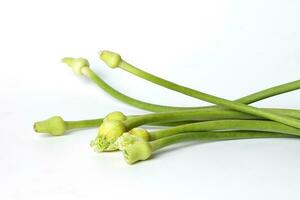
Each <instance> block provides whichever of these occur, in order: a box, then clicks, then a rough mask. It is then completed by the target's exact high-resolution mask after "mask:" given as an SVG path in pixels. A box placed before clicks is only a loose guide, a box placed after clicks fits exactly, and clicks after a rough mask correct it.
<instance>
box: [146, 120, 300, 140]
mask: <svg viewBox="0 0 300 200" xmlns="http://www.w3.org/2000/svg"><path fill="white" fill-rule="evenodd" d="M219 130H222V131H226V130H231V131H232V130H238V131H263V132H276V133H284V134H289V135H297V136H300V129H297V128H293V127H290V126H287V125H284V124H281V123H278V122H273V121H263V120H217V121H207V122H198V123H192V124H185V125H181V126H176V127H172V128H168V129H163V130H158V131H153V132H151V133H150V140H157V139H160V138H163V137H168V136H171V135H176V134H179V133H184V132H194V131H219Z"/></svg>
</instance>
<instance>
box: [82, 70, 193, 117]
mask: <svg viewBox="0 0 300 200" xmlns="http://www.w3.org/2000/svg"><path fill="white" fill-rule="evenodd" d="M83 74H84V75H85V76H87V77H88V78H89V79H90V80H91V81H93V82H94V83H95V84H97V85H98V86H99V87H100V88H102V89H103V90H104V91H105V92H107V93H108V94H109V95H111V96H112V97H114V98H116V99H118V100H119V101H122V102H124V103H126V104H129V105H132V106H134V107H137V108H140V109H143V110H149V111H153V112H161V111H170V110H182V109H193V107H172V106H163V105H157V104H152V103H147V102H144V101H140V100H138V99H135V98H132V97H129V96H127V95H125V94H123V93H121V92H119V91H117V90H115V89H114V88H112V87H111V86H110V85H108V84H107V83H106V82H105V81H103V80H102V79H101V78H100V77H99V76H98V75H97V74H95V73H94V72H93V71H92V70H91V69H88V70H87V69H86V70H85V71H84V72H83Z"/></svg>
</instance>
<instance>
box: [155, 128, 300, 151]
mask: <svg viewBox="0 0 300 200" xmlns="http://www.w3.org/2000/svg"><path fill="white" fill-rule="evenodd" d="M255 138H297V136H293V135H286V134H281V133H270V132H259V131H224V132H223V131H220V132H186V133H182V134H177V135H173V136H169V137H164V138H161V139H158V140H155V141H152V142H149V143H150V146H151V148H152V151H156V150H159V149H161V148H163V147H166V146H169V145H172V144H176V143H180V142H187V141H196V140H204V141H205V140H234V139H255Z"/></svg>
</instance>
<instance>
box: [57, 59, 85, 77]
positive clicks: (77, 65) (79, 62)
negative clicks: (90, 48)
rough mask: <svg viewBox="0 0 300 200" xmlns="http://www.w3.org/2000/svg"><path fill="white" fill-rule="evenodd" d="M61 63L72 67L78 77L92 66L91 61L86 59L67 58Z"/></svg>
mask: <svg viewBox="0 0 300 200" xmlns="http://www.w3.org/2000/svg"><path fill="white" fill-rule="evenodd" d="M61 61H62V62H63V63H65V64H67V65H68V66H69V67H71V68H72V70H73V71H74V73H75V74H77V75H82V74H83V73H82V72H83V69H84V68H88V67H89V66H90V64H89V61H88V60H87V59H85V58H71V57H65V58H63V59H62V60H61Z"/></svg>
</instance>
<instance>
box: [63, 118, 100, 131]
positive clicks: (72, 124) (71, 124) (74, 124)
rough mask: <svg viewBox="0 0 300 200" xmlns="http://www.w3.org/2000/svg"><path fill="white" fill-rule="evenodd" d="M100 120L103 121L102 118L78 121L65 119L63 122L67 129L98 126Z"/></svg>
mask: <svg viewBox="0 0 300 200" xmlns="http://www.w3.org/2000/svg"><path fill="white" fill-rule="evenodd" d="M102 122H103V118H99V119H89V120H80V121H66V122H65V123H66V127H67V131H68V130H72V129H80V128H91V127H98V126H100V125H101V124H102Z"/></svg>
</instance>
